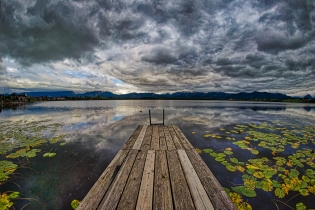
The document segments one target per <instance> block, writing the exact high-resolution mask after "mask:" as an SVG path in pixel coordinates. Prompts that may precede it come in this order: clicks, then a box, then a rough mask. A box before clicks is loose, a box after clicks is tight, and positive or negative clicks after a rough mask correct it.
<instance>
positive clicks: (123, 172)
mask: <svg viewBox="0 0 315 210" xmlns="http://www.w3.org/2000/svg"><path fill="white" fill-rule="evenodd" d="M137 153H138V150H131V151H130V153H129V154H128V156H127V158H126V160H125V162H124V164H123V165H122V167H121V168H120V170H119V171H118V173H117V175H116V177H115V179H114V181H113V182H112V184H111V186H110V188H109V190H108V191H107V193H106V194H105V196H104V198H103V200H102V202H101V204H100V207H99V208H98V209H104V210H113V209H116V207H117V205H118V202H119V200H120V197H121V195H122V192H123V190H124V187H125V185H126V182H127V179H128V177H129V174H130V171H131V168H132V166H133V163H134V162H135V159H136V156H137Z"/></svg>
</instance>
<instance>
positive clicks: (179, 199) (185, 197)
mask: <svg viewBox="0 0 315 210" xmlns="http://www.w3.org/2000/svg"><path fill="white" fill-rule="evenodd" d="M166 154H167V161H168V169H169V174H170V180H171V187H172V193H173V198H174V208H175V209H176V210H187V209H189V210H190V209H195V206H194V203H193V200H192V198H191V195H190V191H189V188H188V185H187V182H186V179H185V175H184V172H183V170H182V167H181V165H180V161H179V159H178V156H177V153H176V150H168V151H166Z"/></svg>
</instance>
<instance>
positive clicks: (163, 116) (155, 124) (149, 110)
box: [149, 109, 164, 125]
mask: <svg viewBox="0 0 315 210" xmlns="http://www.w3.org/2000/svg"><path fill="white" fill-rule="evenodd" d="M149 119H150V125H164V109H163V123H152V122H151V110H150V109H149Z"/></svg>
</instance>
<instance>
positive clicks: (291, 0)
mask: <svg viewBox="0 0 315 210" xmlns="http://www.w3.org/2000/svg"><path fill="white" fill-rule="evenodd" d="M0 18H1V19H0V82H1V83H0V89H1V90H0V92H24V91H59V90H72V91H74V92H76V93H79V92H80V93H82V92H88V91H111V92H113V93H118V94H122V93H129V92H154V93H167V92H168V93H172V92H179V91H190V92H192V91H196V92H213V91H220V92H228V93H238V92H253V91H267V92H279V93H285V94H288V95H291V96H304V95H306V94H311V95H312V96H315V1H314V0H286V1H284V0H250V1H245V0H157V1H152V0H0Z"/></svg>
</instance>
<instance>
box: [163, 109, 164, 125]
mask: <svg viewBox="0 0 315 210" xmlns="http://www.w3.org/2000/svg"><path fill="white" fill-rule="evenodd" d="M163 126H164V109H163Z"/></svg>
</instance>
